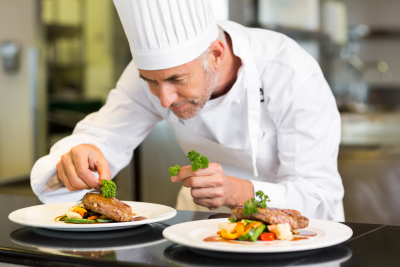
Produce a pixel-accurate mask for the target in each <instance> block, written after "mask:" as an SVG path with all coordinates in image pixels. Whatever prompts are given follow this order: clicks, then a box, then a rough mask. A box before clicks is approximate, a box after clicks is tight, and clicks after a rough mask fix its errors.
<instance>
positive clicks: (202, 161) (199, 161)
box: [169, 150, 209, 176]
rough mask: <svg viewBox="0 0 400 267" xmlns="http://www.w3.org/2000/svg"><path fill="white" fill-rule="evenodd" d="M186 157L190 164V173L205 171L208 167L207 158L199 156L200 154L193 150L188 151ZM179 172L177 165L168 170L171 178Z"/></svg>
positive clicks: (179, 168)
mask: <svg viewBox="0 0 400 267" xmlns="http://www.w3.org/2000/svg"><path fill="white" fill-rule="evenodd" d="M187 157H188V158H189V160H190V162H192V164H191V166H192V171H197V170H198V169H207V168H208V166H209V162H208V158H207V157H206V156H201V155H200V153H197V152H196V151H194V150H190V151H189V153H188V155H187ZM180 170H181V167H180V166H179V165H175V167H171V168H169V174H170V175H171V176H176V175H177V174H178V172H179V171H180Z"/></svg>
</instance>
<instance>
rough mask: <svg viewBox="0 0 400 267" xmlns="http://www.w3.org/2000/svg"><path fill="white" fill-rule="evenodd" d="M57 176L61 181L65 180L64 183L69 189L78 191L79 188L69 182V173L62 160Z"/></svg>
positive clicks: (58, 164)
mask: <svg viewBox="0 0 400 267" xmlns="http://www.w3.org/2000/svg"><path fill="white" fill-rule="evenodd" d="M57 176H58V178H59V179H60V180H61V181H63V183H64V185H65V187H66V188H67V189H68V191H77V190H78V189H76V188H74V187H73V186H71V184H70V183H69V181H68V178H67V174H66V173H65V171H64V168H63V165H62V162H61V161H59V162H58V163H57Z"/></svg>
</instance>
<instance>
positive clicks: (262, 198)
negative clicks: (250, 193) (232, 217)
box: [243, 190, 270, 215]
mask: <svg viewBox="0 0 400 267" xmlns="http://www.w3.org/2000/svg"><path fill="white" fill-rule="evenodd" d="M256 198H258V199H259V200H256V199H255V198H254V197H252V198H251V200H250V201H246V202H245V203H244V207H243V213H244V215H250V214H252V213H257V212H258V208H263V209H266V208H267V202H269V201H270V199H269V197H268V196H267V195H265V194H264V192H263V191H261V190H260V191H258V192H257V193H256Z"/></svg>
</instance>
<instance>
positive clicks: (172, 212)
mask: <svg viewBox="0 0 400 267" xmlns="http://www.w3.org/2000/svg"><path fill="white" fill-rule="evenodd" d="M80 202H81V201H68V202H60V203H51V204H39V205H33V206H29V207H25V208H21V209H18V210H15V211H12V212H11V213H10V214H9V215H8V219H9V220H10V221H12V222H14V223H16V224H19V225H23V226H31V227H39V228H45V229H50V230H57V231H85V230H87V231H109V230H120V229H124V228H131V227H136V226H140V225H144V224H150V223H155V222H161V221H165V220H168V219H171V218H173V217H175V216H176V214H177V211H176V209H174V208H172V207H170V206H167V205H163V204H157V203H149V202H140V201H125V200H121V202H124V203H126V204H128V205H129V206H131V205H130V204H138V205H150V206H153V207H156V208H166V209H169V212H166V213H165V216H162V217H160V218H153V219H147V220H142V221H131V222H118V223H113V224H93V225H90V224H85V225H83V224H59V225H48V224H46V223H30V222H29V221H28V222H27V221H22V220H20V219H19V218H18V217H17V216H19V214H20V213H27V212H28V211H29V210H31V209H33V208H39V207H45V206H49V205H54V206H56V205H72V206H73V205H76V204H78V203H80ZM143 210H144V209H143Z"/></svg>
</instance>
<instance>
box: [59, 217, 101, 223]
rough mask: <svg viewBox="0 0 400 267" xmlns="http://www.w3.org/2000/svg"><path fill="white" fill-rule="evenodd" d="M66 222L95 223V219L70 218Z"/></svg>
mask: <svg viewBox="0 0 400 267" xmlns="http://www.w3.org/2000/svg"><path fill="white" fill-rule="evenodd" d="M64 222H65V223H95V221H93V220H88V219H77V218H69V219H66V220H65V221H64Z"/></svg>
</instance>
